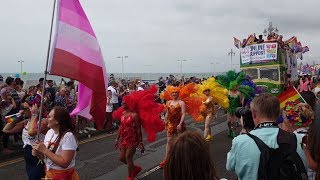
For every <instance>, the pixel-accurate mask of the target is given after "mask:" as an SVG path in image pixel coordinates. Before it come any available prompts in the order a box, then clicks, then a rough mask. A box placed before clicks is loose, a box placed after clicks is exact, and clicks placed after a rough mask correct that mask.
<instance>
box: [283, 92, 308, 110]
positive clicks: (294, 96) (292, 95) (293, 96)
mask: <svg viewBox="0 0 320 180" xmlns="http://www.w3.org/2000/svg"><path fill="white" fill-rule="evenodd" d="M278 98H279V101H280V109H282V108H284V106H285V105H286V103H287V102H289V101H299V102H304V103H305V100H304V99H303V98H302V96H301V95H300V94H299V92H298V91H297V90H296V89H295V88H294V87H292V88H290V89H288V90H287V91H285V92H283V93H282V94H280V95H279V96H278Z"/></svg>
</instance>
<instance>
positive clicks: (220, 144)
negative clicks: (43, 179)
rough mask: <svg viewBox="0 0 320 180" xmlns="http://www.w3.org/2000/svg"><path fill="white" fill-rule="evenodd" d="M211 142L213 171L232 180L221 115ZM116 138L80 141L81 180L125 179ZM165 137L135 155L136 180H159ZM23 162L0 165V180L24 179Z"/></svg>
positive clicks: (78, 165) (190, 125)
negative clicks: (159, 167)
mask: <svg viewBox="0 0 320 180" xmlns="http://www.w3.org/2000/svg"><path fill="white" fill-rule="evenodd" d="M187 122H188V123H187V124H188V129H189V130H193V131H198V132H199V133H202V131H203V124H202V123H200V124H199V123H193V122H191V121H190V119H189V120H187ZM212 127H213V134H214V135H215V136H214V140H213V142H212V144H211V145H210V152H211V153H212V154H213V160H214V162H215V167H216V171H217V173H218V174H219V177H224V178H227V179H235V176H234V174H232V173H228V172H226V170H225V159H226V153H227V151H229V149H230V146H231V140H230V139H228V138H227V136H226V131H225V130H226V128H227V126H226V123H225V115H221V116H220V118H218V119H217V120H216V121H214V122H213V123H212ZM115 137H116V135H115V134H113V135H108V134H102V135H98V136H95V137H91V138H88V139H85V140H82V141H80V148H79V149H80V150H79V152H77V158H76V168H77V170H78V172H79V175H80V178H81V179H96V180H105V179H110V180H118V179H119V180H122V179H125V177H126V175H127V168H126V166H125V165H123V164H122V163H121V162H120V161H119V160H118V151H115V150H114V148H113V145H114V139H115ZM165 143H166V139H165V133H164V132H163V133H160V134H159V136H158V140H157V141H156V142H153V143H151V144H150V143H145V144H146V152H145V153H144V154H140V153H137V154H136V155H135V157H134V158H135V163H137V164H140V165H141V166H142V167H143V172H142V173H140V174H139V177H138V178H137V179H142V180H149V179H150V180H151V179H152V180H158V179H159V180H160V179H163V176H162V170H161V169H157V168H156V169H155V167H156V166H157V165H158V164H159V162H160V161H161V160H162V158H163V155H164V152H165ZM24 166H25V164H24V161H23V158H17V159H14V160H12V161H10V162H2V163H0V177H1V179H7V180H11V179H12V180H16V179H27V176H26V173H25V168H24ZM150 170H151V171H150Z"/></svg>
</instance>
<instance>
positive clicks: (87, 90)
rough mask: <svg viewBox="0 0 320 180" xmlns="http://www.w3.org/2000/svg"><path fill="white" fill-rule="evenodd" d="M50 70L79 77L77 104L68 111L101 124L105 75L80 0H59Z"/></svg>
mask: <svg viewBox="0 0 320 180" xmlns="http://www.w3.org/2000/svg"><path fill="white" fill-rule="evenodd" d="M57 8H58V11H57V12H58V15H57V19H56V23H57V25H56V33H55V39H54V43H53V46H52V51H51V56H50V62H49V72H50V74H53V75H59V76H63V77H68V78H71V79H75V80H77V81H79V87H80V89H79V90H80V91H79V93H78V96H79V99H78V105H77V107H76V108H75V110H74V111H73V112H72V113H71V114H72V115H81V116H84V117H86V118H91V117H92V120H93V121H95V123H96V126H97V128H98V129H101V128H102V127H103V123H104V120H105V109H106V92H107V87H108V83H107V77H106V69H105V64H104V60H103V56H102V53H101V49H100V46H99V43H98V40H97V38H96V35H95V33H94V31H93V29H92V27H91V25H90V22H89V20H88V18H87V16H86V14H85V12H84V10H83V8H82V7H81V4H80V2H79V0H60V1H58V5H57Z"/></svg>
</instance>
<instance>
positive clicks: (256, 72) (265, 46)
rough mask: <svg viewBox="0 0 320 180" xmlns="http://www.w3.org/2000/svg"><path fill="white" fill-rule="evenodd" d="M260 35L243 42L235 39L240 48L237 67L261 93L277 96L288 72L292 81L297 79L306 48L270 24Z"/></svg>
mask: <svg viewBox="0 0 320 180" xmlns="http://www.w3.org/2000/svg"><path fill="white" fill-rule="evenodd" d="M264 36H266V37H267V38H266V39H264V38H263V35H259V38H257V37H256V36H255V34H252V35H250V36H249V37H248V38H247V39H244V40H243V41H242V42H241V41H240V40H238V39H237V38H234V45H235V46H236V47H237V48H239V49H240V70H241V71H244V72H245V73H246V74H247V75H249V76H250V77H251V79H252V80H253V82H254V83H255V84H256V85H257V86H259V87H260V88H261V89H262V91H263V92H268V93H272V94H274V95H278V94H280V93H282V92H283V90H284V85H285V84H286V80H287V78H286V77H287V75H288V74H290V75H291V81H295V80H297V79H298V62H297V60H298V59H300V60H302V59H303V56H302V54H303V53H305V52H307V51H309V48H308V47H307V46H305V47H303V46H302V45H301V43H300V42H299V41H298V39H297V37H295V36H293V37H291V38H290V39H288V40H286V41H284V40H283V39H282V38H283V36H282V35H279V34H278V30H277V28H274V27H272V23H270V24H269V27H268V28H267V29H265V31H264Z"/></svg>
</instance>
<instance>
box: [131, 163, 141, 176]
mask: <svg viewBox="0 0 320 180" xmlns="http://www.w3.org/2000/svg"><path fill="white" fill-rule="evenodd" d="M141 170H142V168H141V167H140V166H134V169H133V171H132V177H136V176H137V174H139V172H141Z"/></svg>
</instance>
